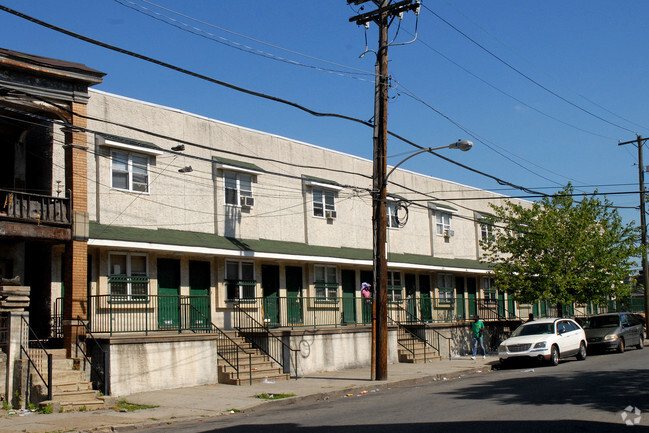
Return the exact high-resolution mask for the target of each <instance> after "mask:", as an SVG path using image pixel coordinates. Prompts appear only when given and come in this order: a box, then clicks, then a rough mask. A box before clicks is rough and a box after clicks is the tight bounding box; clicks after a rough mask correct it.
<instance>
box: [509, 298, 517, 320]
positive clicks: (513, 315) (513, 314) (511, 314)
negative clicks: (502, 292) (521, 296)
mask: <svg viewBox="0 0 649 433" xmlns="http://www.w3.org/2000/svg"><path fill="white" fill-rule="evenodd" d="M507 312H508V313H509V314H508V316H509V318H510V319H515V318H516V305H515V303H514V298H513V297H511V296H508V297H507Z"/></svg>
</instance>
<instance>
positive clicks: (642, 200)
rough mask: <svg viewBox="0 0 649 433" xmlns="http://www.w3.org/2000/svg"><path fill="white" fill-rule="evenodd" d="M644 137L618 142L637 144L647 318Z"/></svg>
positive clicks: (648, 267)
mask: <svg viewBox="0 0 649 433" xmlns="http://www.w3.org/2000/svg"><path fill="white" fill-rule="evenodd" d="M646 140H647V139H646V138H644V139H643V138H642V136H641V135H638V136H637V138H636V139H635V140H632V141H625V142H624V143H618V145H619V146H622V145H625V144H631V143H636V145H637V146H638V181H639V183H640V185H639V187H640V243H641V245H642V277H643V278H642V286H643V288H644V313H645V318H649V274H648V273H647V272H648V270H649V264H647V212H646V210H647V209H646V204H645V186H644V171H645V167H644V162H643V157H642V147H643V146H644V142H645V141H646Z"/></svg>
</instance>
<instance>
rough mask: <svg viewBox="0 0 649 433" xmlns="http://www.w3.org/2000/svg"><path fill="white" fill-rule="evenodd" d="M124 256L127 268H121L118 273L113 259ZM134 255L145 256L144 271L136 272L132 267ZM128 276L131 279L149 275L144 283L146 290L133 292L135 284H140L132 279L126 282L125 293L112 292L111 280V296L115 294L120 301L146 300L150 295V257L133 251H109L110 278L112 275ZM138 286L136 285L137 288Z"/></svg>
mask: <svg viewBox="0 0 649 433" xmlns="http://www.w3.org/2000/svg"><path fill="white" fill-rule="evenodd" d="M117 256H120V257H124V262H125V264H126V269H123V270H122V269H119V272H118V273H116V272H114V271H115V267H114V265H115V263H114V261H113V257H117ZM133 257H144V268H145V269H144V272H134V271H133V269H132V267H133V266H132V258H133ZM122 276H123V277H127V278H129V279H130V277H147V282H146V283H142V284H145V286H144V288H145V290H144V291H141V290H140V293H133V291H134V290H133V289H134V287H133V285H134V284H138V283H133V282H131V281H129V282H127V283H125V284H126V286H125V288H126V290H125V293H113V292H112V287H113V286H112V284H111V283H110V282H109V286H108V288H109V292H110V295H111V296H114V297H115V298H119V299H117V300H120V301H138V300H139V301H142V300H146V299H147V298H148V296H149V283H148V277H149V259H148V256H147V254H146V253H131V252H117V251H115V252H109V253H108V277H109V280H110V277H122ZM137 287H138V286H136V288H137Z"/></svg>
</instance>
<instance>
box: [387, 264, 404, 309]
mask: <svg viewBox="0 0 649 433" xmlns="http://www.w3.org/2000/svg"><path fill="white" fill-rule="evenodd" d="M402 299H403V286H402V285H401V272H395V271H388V302H398V301H400V300H402Z"/></svg>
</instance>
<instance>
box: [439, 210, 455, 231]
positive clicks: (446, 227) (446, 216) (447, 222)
mask: <svg viewBox="0 0 649 433" xmlns="http://www.w3.org/2000/svg"><path fill="white" fill-rule="evenodd" d="M451 219H452V215H451V213H450V212H443V211H436V212H435V234H436V235H437V236H444V232H446V233H448V232H450V230H451Z"/></svg>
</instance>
